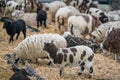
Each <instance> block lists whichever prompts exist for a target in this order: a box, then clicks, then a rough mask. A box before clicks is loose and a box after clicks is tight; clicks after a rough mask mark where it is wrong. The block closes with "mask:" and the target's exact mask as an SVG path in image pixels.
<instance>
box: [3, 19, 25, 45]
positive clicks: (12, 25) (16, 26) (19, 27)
mask: <svg viewBox="0 0 120 80" xmlns="http://www.w3.org/2000/svg"><path fill="white" fill-rule="evenodd" d="M3 28H4V29H6V32H7V34H8V35H10V39H9V43H10V42H11V41H14V39H13V37H14V35H15V34H16V33H17V36H16V39H18V37H19V35H20V32H21V31H22V33H23V35H24V39H25V38H26V24H25V21H23V20H21V19H20V20H17V21H11V20H7V19H6V20H5V22H4V25H3Z"/></svg>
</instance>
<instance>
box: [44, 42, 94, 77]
mask: <svg viewBox="0 0 120 80" xmlns="http://www.w3.org/2000/svg"><path fill="white" fill-rule="evenodd" d="M43 50H45V51H47V52H48V53H49V54H48V55H49V58H50V59H52V62H53V63H54V64H56V65H57V66H58V67H59V68H60V76H63V73H64V71H63V70H64V67H65V66H67V65H69V66H75V65H77V66H80V72H79V73H78V74H79V75H80V74H82V72H83V71H84V69H85V68H86V69H87V70H88V71H89V78H91V77H92V73H93V67H92V63H93V57H94V52H93V51H92V49H91V48H89V47H87V46H82V45H81V46H75V47H69V48H57V47H56V46H55V45H54V43H53V42H51V41H49V42H45V43H44V48H43Z"/></svg>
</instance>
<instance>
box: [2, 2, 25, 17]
mask: <svg viewBox="0 0 120 80" xmlns="http://www.w3.org/2000/svg"><path fill="white" fill-rule="evenodd" d="M24 9H25V4H24V3H22V4H19V3H17V2H15V1H8V2H7V3H6V7H5V11H4V16H6V14H7V13H10V16H11V13H12V12H13V11H14V10H23V11H24Z"/></svg>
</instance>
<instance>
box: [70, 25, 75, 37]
mask: <svg viewBox="0 0 120 80" xmlns="http://www.w3.org/2000/svg"><path fill="white" fill-rule="evenodd" d="M70 33H71V34H72V35H74V33H73V25H71V28H70Z"/></svg>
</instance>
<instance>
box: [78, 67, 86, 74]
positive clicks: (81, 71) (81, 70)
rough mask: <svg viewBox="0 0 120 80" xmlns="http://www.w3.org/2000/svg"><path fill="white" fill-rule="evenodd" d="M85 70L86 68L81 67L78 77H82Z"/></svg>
mask: <svg viewBox="0 0 120 80" xmlns="http://www.w3.org/2000/svg"><path fill="white" fill-rule="evenodd" d="M84 69H85V68H84V66H80V72H79V73H78V75H82V73H83V71H84Z"/></svg>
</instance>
